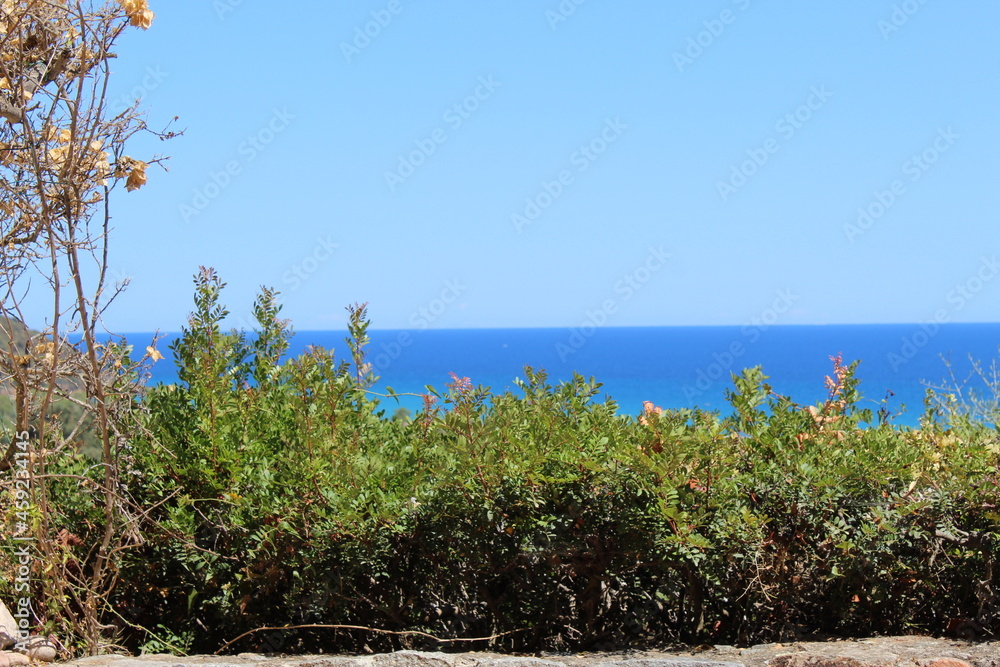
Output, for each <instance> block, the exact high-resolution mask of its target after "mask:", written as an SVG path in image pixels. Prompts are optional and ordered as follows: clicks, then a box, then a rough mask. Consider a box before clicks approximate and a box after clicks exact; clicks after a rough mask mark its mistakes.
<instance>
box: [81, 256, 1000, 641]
mask: <svg viewBox="0 0 1000 667" xmlns="http://www.w3.org/2000/svg"><path fill="white" fill-rule="evenodd" d="M222 287H223V285H222V283H221V282H220V281H219V280H218V278H217V277H216V276H215V275H214V273H212V272H211V271H203V272H202V273H201V274H200V275H199V276H198V278H197V280H196V298H195V302H196V309H195V312H194V313H193V315H192V316H191V319H190V321H189V325H188V327H187V328H186V329H185V330H184V332H183V335H182V337H181V338H180V340H178V341H177V342H176V344H175V345H174V347H173V353H174V358H175V361H176V363H177V364H178V371H179V377H180V380H181V381H180V383H178V384H177V385H173V386H158V387H153V388H150V389H149V390H148V392H147V394H146V395H145V396H144V398H143V400H142V405H143V407H144V410H145V415H146V418H145V423H144V432H143V433H142V435H141V436H137V438H136V441H135V443H134V444H133V450H132V451H133V452H134V457H135V460H134V462H133V466H134V469H135V470H134V474H133V475H131V476H130V477H129V479H127V480H123V483H124V484H126V485H127V487H128V493H129V494H130V495H131V497H134V498H135V499H136V500H137V501H138V502H140V503H141V504H142V505H143V506H145V507H146V508H148V510H147V511H148V516H147V522H146V524H145V525H143V526H142V527H141V530H142V531H143V537H144V540H143V544H142V546H141V547H140V548H138V549H134V550H131V551H127V552H125V553H124V554H123V557H122V561H121V563H120V584H119V586H118V588H117V589H116V596H117V597H116V599H115V600H114V604H115V607H116V609H118V610H119V613H120V614H121V619H120V620H119V621H118V623H119V625H120V626H121V627H122V630H123V635H122V638H121V641H122V642H123V643H125V644H126V645H127V646H129V647H131V648H134V649H136V648H139V647H143V646H144V647H145V648H146V649H148V650H174V651H184V650H190V651H210V650H216V649H218V648H220V647H221V646H222V645H223V643H224V642H225V641H226V640H231V639H233V638H236V637H237V636H239V635H241V634H243V633H245V632H249V631H253V630H255V629H257V628H261V627H275V626H286V625H293V626H305V625H328V626H329V625H338V626H362V627H369V628H378V629H381V630H386V631H394V632H408V631H418V632H423V633H429V634H432V635H435V636H437V637H439V638H442V639H454V638H471V637H491V639H484V640H481V641H478V642H471V643H447V642H446V643H444V644H443V646H444V647H445V648H461V649H468V648H492V649H504V650H517V651H528V650H539V649H543V648H550V649H566V650H581V649H587V648H595V647H610V646H617V645H622V644H626V643H628V644H632V645H657V644H664V643H670V642H678V641H683V642H718V643H751V642H759V641H777V640H781V639H785V638H788V637H791V636H797V635H800V634H803V633H810V632H820V633H834V634H852V635H868V634H873V633H906V632H923V633H942V632H945V631H947V630H949V629H952V630H954V629H956V628H957V627H958V625H960V624H961V623H962V621H961V620H960V619H966V621H965V622H966V624H967V625H966V626H963V627H978V628H979V629H980V630H982V631H993V632H996V631H997V630H998V629H1000V624H998V618H997V613H998V611H997V608H998V605H997V598H996V596H995V595H994V594H993V592H992V591H993V590H994V589H993V586H994V575H993V571H994V568H993V565H994V563H995V561H996V557H997V551H998V546H997V540H996V538H995V533H996V528H997V522H998V519H1000V517H998V515H997V510H996V508H997V506H998V504H1000V498H998V495H1000V494H998V488H1000V487H998V481H1000V480H998V479H997V478H998V475H997V463H998V450H997V448H996V447H995V446H994V445H992V444H990V442H989V441H986V440H984V439H983V438H981V437H979V438H978V439H971V440H970V439H966V438H965V437H964V436H963V435H960V434H956V432H955V431H952V430H948V429H946V428H942V427H940V425H938V424H936V423H933V422H929V423H927V424H925V426H924V428H922V429H919V430H913V429H907V428H900V427H895V426H893V425H891V424H889V423H887V422H886V420H885V419H884V418H880V417H876V416H875V415H873V414H871V412H870V411H867V410H861V409H858V407H857V406H858V404H859V402H860V398H861V397H860V390H859V387H858V383H857V380H856V378H855V377H854V368H855V367H854V366H853V365H852V366H845V365H843V364H842V363H841V362H840V359H839V358H836V359H834V372H833V374H832V376H831V377H829V378H827V386H828V387H829V390H830V395H829V398H828V400H827V401H825V402H824V403H823V404H821V405H817V406H800V405H796V404H795V403H793V402H792V401H791V400H790V399H788V398H787V397H782V396H777V395H774V394H773V393H772V392H771V390H770V387H768V385H767V384H766V379H767V378H766V377H765V376H764V375H763V373H762V371H761V370H760V369H749V370H747V371H744V373H743V374H742V375H740V376H736V377H734V389H733V390H732V391H731V392H730V394H729V397H728V398H729V402H730V404H731V405H732V408H733V413H732V414H731V415H730V416H727V417H724V418H723V417H721V416H720V415H717V414H714V413H706V412H703V411H700V410H677V411H669V410H668V411H662V410H659V409H658V408H654V407H653V406H652V405H651V404H648V405H647V406H646V408H645V410H644V412H643V414H642V415H641V417H639V418H636V417H632V416H626V415H621V414H619V413H618V409H617V406H616V405H615V404H614V402H612V401H606V402H597V401H595V396H596V395H597V394H598V391H599V387H600V385H598V384H596V383H594V382H593V381H592V380H586V379H584V378H582V377H579V376H577V377H574V378H573V379H572V380H571V381H569V382H565V383H561V384H558V385H555V386H553V385H551V384H549V383H548V382H547V377H546V375H545V373H544V372H542V371H535V370H533V369H531V368H527V369H525V380H524V381H523V382H522V383H521V384H520V385H519V391H518V393H516V394H515V393H511V392H507V393H503V394H493V393H492V392H491V391H490V390H489V388H486V387H474V386H472V383H471V382H469V380H468V379H467V378H459V377H454V378H453V381H452V382H450V383H449V384H448V386H447V387H446V388H445V389H444V390H443V391H441V392H434V391H430V392H429V393H428V394H427V396H425V407H424V409H423V410H421V411H420V412H419V413H418V414H416V415H413V416H412V419H409V420H406V419H394V418H393V417H392V416H387V411H386V410H385V409H383V408H382V403H381V402H380V400H381V399H384V398H385V397H378V396H376V395H374V394H373V393H371V392H370V389H369V388H370V386H371V385H372V383H373V382H374V381H375V378H374V377H373V376H372V375H371V371H370V367H369V366H368V365H367V364H366V363H365V356H364V352H365V345H366V343H367V334H366V331H367V326H368V323H367V321H366V319H365V309H364V307H363V306H355V307H352V308H350V309H349V311H350V325H349V334H350V338H349V339H348V350H349V359H350V360H349V361H346V362H338V361H336V360H335V358H334V356H333V353H332V352H328V351H325V350H321V349H311V350H309V351H308V352H306V353H305V354H303V355H301V356H299V357H297V358H292V359H285V358H284V356H283V355H284V353H285V351H286V350H287V347H288V340H289V337H290V336H291V329H290V327H289V326H288V324H287V323H286V322H283V321H282V320H280V319H279V318H278V307H277V306H276V304H275V294H274V293H273V292H271V291H268V290H265V291H264V292H263V293H262V294H261V296H260V297H259V298H258V300H257V303H256V305H255V314H256V317H257V322H258V329H257V331H256V332H254V333H252V334H249V335H248V334H245V333H241V332H230V333H224V332H222V331H221V328H220V322H221V321H222V319H223V318H224V317H225V315H226V312H225V309H224V308H223V307H221V306H220V305H219V296H220V293H221V289H222ZM390 411H391V408H390ZM980 435H981V434H980ZM977 437H978V436H977ZM73 492H74V491H73V490H72V489H69V488H67V489H66V490H65V493H67V494H72V493H73ZM87 520H88V519H87V517H86V516H83V515H81V516H80V517H79V521H80V522H81V524H82V523H85V522H86V521H87ZM437 646H438V644H437V643H435V642H434V641H431V640H430V639H428V638H427V637H425V636H423V635H415V634H402V635H398V634H380V633H376V632H371V631H365V630H358V629H350V628H344V627H339V628H317V627H298V628H293V629H287V630H279V631H267V632H254V633H251V634H249V635H248V636H246V637H244V638H242V639H240V640H239V641H238V642H236V643H234V644H233V645H232V646H230V647H229V649H228V650H232V651H246V650H257V651H305V650H314V651H315V650H320V649H322V650H324V651H330V650H338V651H361V650H366V649H370V650H388V649H394V648H401V647H409V648H429V647H437Z"/></svg>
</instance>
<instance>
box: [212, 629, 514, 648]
mask: <svg viewBox="0 0 1000 667" xmlns="http://www.w3.org/2000/svg"><path fill="white" fill-rule="evenodd" d="M300 628H326V629H332V630H365V631H367V632H378V633H380V634H383V635H416V636H418V637H426V638H427V639H431V640H433V641H436V642H438V643H439V644H446V643H448V642H485V641H490V640H492V639H498V638H500V637H504V636H506V635H512V634H514V633H516V632H525V631H526V630H527V629H528V628H521V629H520V630H508V631H507V632H501V633H500V634H496V635H490V636H489V637H464V638H456V639H441V638H440V637H435V636H434V635H431V634H428V633H426V632H421V631H419V630H382V629H381V628H369V627H365V626H363V625H339V624H334V625H328V624H325V623H307V624H305V625H281V626H268V627H264V628H256V629H254V630H247V631H246V632H244V633H243V634H242V635H240V636H239V637H236V638H235V639H230V640H229V641H228V642H226V643H225V644H223V645H222V646H221V647H219V649H218V650H217V651H216V652H215V655H218V654H220V653H222V652H223V651H225V650H226V649H227V648H229V647H230V646H232V645H233V644H235V643H236V642H238V641H239V640H241V639H243V638H244V637H246V636H248V635H252V634H254V633H255V632H262V631H264V630H298V629H300Z"/></svg>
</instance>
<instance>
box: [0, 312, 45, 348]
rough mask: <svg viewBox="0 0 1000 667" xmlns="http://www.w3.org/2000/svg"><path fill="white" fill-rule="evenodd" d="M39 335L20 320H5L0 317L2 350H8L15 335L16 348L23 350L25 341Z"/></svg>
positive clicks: (0, 344) (0, 346) (0, 345)
mask: <svg viewBox="0 0 1000 667" xmlns="http://www.w3.org/2000/svg"><path fill="white" fill-rule="evenodd" d="M37 334H38V332H37V331H35V330H33V329H29V328H28V327H27V326H25V324H24V323H23V322H21V321H20V320H17V319H14V318H10V319H7V320H5V319H4V318H2V317H0V350H6V349H7V346H8V345H9V344H10V339H11V335H13V338H14V343H15V346H16V347H17V348H18V349H21V350H23V349H24V343H25V341H26V340H28V338H30V337H31V336H35V335H37Z"/></svg>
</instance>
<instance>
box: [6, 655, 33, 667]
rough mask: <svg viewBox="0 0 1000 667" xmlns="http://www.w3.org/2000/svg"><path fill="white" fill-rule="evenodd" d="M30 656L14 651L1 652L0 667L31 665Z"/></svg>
mask: <svg viewBox="0 0 1000 667" xmlns="http://www.w3.org/2000/svg"><path fill="white" fill-rule="evenodd" d="M30 664H31V660H29V659H28V656H26V655H21V654H20V653H14V652H12V651H0V667H13V666H14V665H30Z"/></svg>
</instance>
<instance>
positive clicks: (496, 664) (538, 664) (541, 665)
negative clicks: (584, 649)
mask: <svg viewBox="0 0 1000 667" xmlns="http://www.w3.org/2000/svg"><path fill="white" fill-rule="evenodd" d="M565 665H566V663H565V662H556V661H555V660H543V659H542V658H524V657H520V656H510V657H507V658H494V659H492V660H490V659H485V660H480V661H479V667H565Z"/></svg>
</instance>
